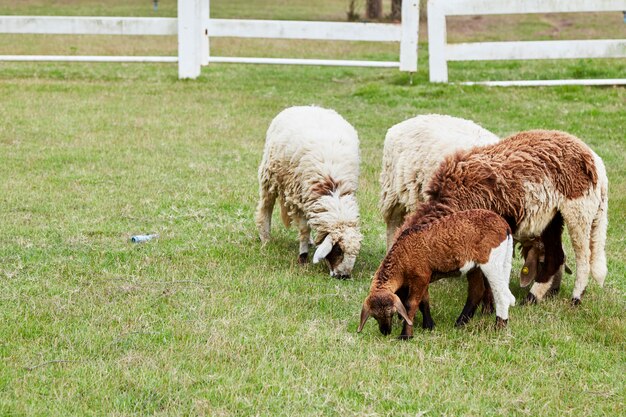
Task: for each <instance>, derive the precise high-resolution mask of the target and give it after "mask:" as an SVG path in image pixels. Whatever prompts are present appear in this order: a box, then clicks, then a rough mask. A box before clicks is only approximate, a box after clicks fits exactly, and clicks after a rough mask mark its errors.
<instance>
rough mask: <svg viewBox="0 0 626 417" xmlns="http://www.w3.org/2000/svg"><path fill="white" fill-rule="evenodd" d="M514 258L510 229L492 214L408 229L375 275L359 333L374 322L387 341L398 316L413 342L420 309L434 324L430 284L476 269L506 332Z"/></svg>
mask: <svg viewBox="0 0 626 417" xmlns="http://www.w3.org/2000/svg"><path fill="white" fill-rule="evenodd" d="M512 256H513V237H512V236H511V229H510V228H509V225H508V224H507V222H506V221H505V220H504V219H503V218H502V217H500V216H498V215H497V214H495V213H493V212H491V211H488V210H467V211H460V212H454V213H452V214H449V215H447V216H444V217H441V218H439V219H435V220H432V221H426V222H424V223H422V224H420V225H419V226H408V227H405V228H403V229H402V231H401V232H400V233H398V236H397V239H396V241H395V243H394V244H393V246H392V247H391V250H389V252H388V253H387V256H385V259H384V260H383V261H382V263H381V265H380V266H379V268H378V270H377V271H376V274H375V275H374V279H373V281H372V285H371V287H370V293H369V295H368V296H367V298H366V299H365V301H364V303H363V308H362V310H361V321H360V324H359V328H358V330H357V331H358V332H360V331H361V330H362V329H363V325H364V324H365V322H366V321H367V319H368V317H369V316H373V317H374V318H375V319H376V320H377V321H378V327H379V329H380V331H381V333H383V334H384V335H388V334H389V333H391V320H392V318H393V315H394V314H395V313H398V314H400V316H402V318H403V319H404V327H403V329H402V333H401V335H400V337H401V338H410V337H412V336H413V319H414V317H415V313H416V311H417V308H418V307H419V308H420V310H421V311H422V315H423V317H424V324H425V326H424V327H428V326H427V324H428V322H429V321H430V322H432V319H431V318H430V310H429V308H428V297H427V294H428V284H429V283H430V282H432V281H435V280H437V279H439V278H441V277H442V276H450V274H454V273H458V272H461V273H467V272H468V271H472V270H475V269H480V270H481V271H482V272H483V273H484V274H485V277H486V278H487V280H488V281H489V285H490V287H491V290H492V292H493V297H494V301H495V306H496V325H497V326H506V323H507V321H508V317H509V315H508V314H509V313H508V310H509V306H513V305H515V297H514V296H513V294H512V293H511V291H510V290H509V279H510V274H511V258H512ZM399 294H400V295H399ZM424 296H426V298H425V299H424ZM402 298H404V299H402Z"/></svg>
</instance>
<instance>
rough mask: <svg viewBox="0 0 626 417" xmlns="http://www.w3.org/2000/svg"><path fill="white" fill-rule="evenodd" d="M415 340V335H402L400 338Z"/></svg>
mask: <svg viewBox="0 0 626 417" xmlns="http://www.w3.org/2000/svg"><path fill="white" fill-rule="evenodd" d="M410 339H413V335H408V334H401V335H400V336H398V340H410Z"/></svg>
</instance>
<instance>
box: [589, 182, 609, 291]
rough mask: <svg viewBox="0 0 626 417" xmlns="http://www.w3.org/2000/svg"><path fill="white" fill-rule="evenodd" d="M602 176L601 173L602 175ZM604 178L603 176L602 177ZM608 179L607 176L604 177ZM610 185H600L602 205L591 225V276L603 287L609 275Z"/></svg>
mask: <svg viewBox="0 0 626 417" xmlns="http://www.w3.org/2000/svg"><path fill="white" fill-rule="evenodd" d="M600 174H601V173H600ZM600 178H602V176H600ZM604 178H606V174H605V175H604ZM608 212H609V210H608V184H607V183H606V182H605V183H603V184H600V205H599V207H598V211H597V212H596V215H595V217H594V219H593V223H592V224H591V240H590V243H589V246H590V247H589V249H590V251H591V276H592V277H593V278H594V279H595V280H596V282H597V283H598V284H599V285H600V286H601V287H602V286H603V285H604V279H605V278H606V275H607V272H608V270H607V266H606V253H605V250H604V247H605V245H606V229H607V225H608V218H607V214H608Z"/></svg>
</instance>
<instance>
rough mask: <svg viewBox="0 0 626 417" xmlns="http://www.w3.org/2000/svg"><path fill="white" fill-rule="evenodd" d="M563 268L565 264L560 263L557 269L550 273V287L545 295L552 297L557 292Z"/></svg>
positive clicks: (559, 287)
mask: <svg viewBox="0 0 626 417" xmlns="http://www.w3.org/2000/svg"><path fill="white" fill-rule="evenodd" d="M564 270H565V264H563V265H561V267H560V268H559V270H558V271H556V274H554V275H552V277H551V279H550V281H551V282H552V285H551V286H550V289H549V290H548V293H547V294H546V297H554V296H556V295H557V294H558V293H559V290H560V289H561V281H562V280H563V271H564Z"/></svg>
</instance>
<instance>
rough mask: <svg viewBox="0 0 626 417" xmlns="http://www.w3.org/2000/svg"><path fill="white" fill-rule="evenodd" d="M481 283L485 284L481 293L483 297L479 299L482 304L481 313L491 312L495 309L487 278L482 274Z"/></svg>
mask: <svg viewBox="0 0 626 417" xmlns="http://www.w3.org/2000/svg"><path fill="white" fill-rule="evenodd" d="M483 284H484V285H485V292H484V293H483V298H482V300H481V302H482V304H483V308H482V313H483V314H493V312H494V311H495V307H494V303H493V293H492V292H491V287H490V286H489V282H488V281H487V278H486V277H485V276H484V275H483Z"/></svg>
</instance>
